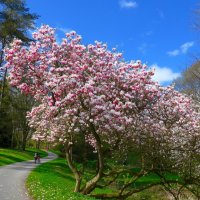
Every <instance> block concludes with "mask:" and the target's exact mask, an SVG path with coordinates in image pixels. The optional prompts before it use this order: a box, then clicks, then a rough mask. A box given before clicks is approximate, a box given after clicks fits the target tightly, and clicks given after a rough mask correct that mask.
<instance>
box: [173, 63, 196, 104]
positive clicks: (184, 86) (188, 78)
mask: <svg viewBox="0 0 200 200" xmlns="http://www.w3.org/2000/svg"><path fill="white" fill-rule="evenodd" d="M174 83H175V89H176V90H178V91H180V92H183V93H185V94H187V95H189V96H191V98H193V99H194V100H195V101H197V102H200V62H199V61H197V62H195V63H194V64H193V65H191V66H190V67H188V68H187V69H186V70H184V71H183V72H182V74H181V77H179V78H177V79H176V80H174Z"/></svg>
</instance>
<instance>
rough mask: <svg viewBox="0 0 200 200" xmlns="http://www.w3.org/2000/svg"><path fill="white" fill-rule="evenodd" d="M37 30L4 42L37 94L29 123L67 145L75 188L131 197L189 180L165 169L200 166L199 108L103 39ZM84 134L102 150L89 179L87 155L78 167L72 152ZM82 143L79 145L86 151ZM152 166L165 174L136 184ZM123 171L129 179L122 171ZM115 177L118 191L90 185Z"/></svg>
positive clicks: (14, 76)
mask: <svg viewBox="0 0 200 200" xmlns="http://www.w3.org/2000/svg"><path fill="white" fill-rule="evenodd" d="M33 38H34V41H33V42H31V43H30V45H29V46H28V47H24V46H23V44H22V42H21V41H20V40H14V41H13V43H12V45H11V47H10V48H8V49H6V60H7V68H8V69H9V80H10V84H11V85H12V86H15V87H17V88H19V89H20V90H21V91H22V92H23V93H25V94H30V95H32V96H33V97H34V98H35V99H36V100H37V102H38V106H36V107H34V108H33V109H32V111H31V112H30V113H28V115H27V117H28V119H29V124H30V126H31V127H34V128H35V130H36V134H37V135H38V134H39V135H41V136H45V137H48V138H50V139H51V140H55V141H57V142H60V143H62V144H63V145H64V147H65V151H66V159H67V161H68V165H69V167H70V169H71V170H72V172H73V174H74V177H75V179H76V185H75V189H74V191H75V192H81V193H82V194H90V195H93V196H97V197H100V198H113V197H114V198H126V197H127V196H130V195H132V194H133V193H135V192H138V191H141V190H143V189H146V188H148V187H151V186H153V185H156V184H166V183H167V184H170V183H174V182H178V183H179V184H180V185H184V184H185V185H188V184H191V182H188V184H186V181H185V180H184V178H182V179H181V180H180V179H176V180H175V179H174V180H173V179H171V180H168V179H166V177H165V175H164V173H165V172H166V171H168V172H177V171H178V170H177V169H179V172H180V175H185V174H186V172H188V171H187V167H186V165H189V162H190V161H191V163H192V165H191V166H193V167H195V172H197V174H199V165H198V164H195V165H194V163H197V162H196V161H197V155H198V153H199V114H198V112H197V107H196V106H195V105H194V104H193V102H192V101H191V100H190V99H189V98H188V97H186V96H184V95H182V94H180V93H178V92H176V91H175V90H174V89H173V87H167V88H164V87H161V86H160V85H159V84H158V83H156V82H154V81H153V80H152V76H153V75H154V72H153V71H152V70H147V67H146V66H145V65H142V63H141V62H140V61H136V62H133V61H132V62H130V63H127V62H124V61H123V60H122V59H121V57H122V55H121V54H120V53H117V52H116V51H115V49H113V50H112V51H110V50H108V49H107V46H106V45H105V44H102V43H100V42H95V44H94V45H92V44H89V45H87V46H85V45H83V44H81V36H79V35H77V34H76V33H75V32H74V31H73V32H70V33H67V34H66V38H65V39H63V40H62V42H61V43H60V44H58V43H57V42H56V39H55V30H54V29H52V28H51V27H49V26H42V27H41V28H40V29H39V30H38V32H35V33H33ZM80 138H81V140H82V141H83V143H84V144H85V145H86V144H89V145H90V146H92V148H93V152H94V154H95V155H96V156H95V158H96V165H95V169H94V170H93V173H94V174H93V176H91V178H90V179H88V177H87V179H85V176H84V172H85V171H86V170H87V168H85V166H87V162H86V161H87V160H85V159H83V160H84V162H83V163H82V167H81V168H80V167H79V168H78V167H77V163H76V162H74V159H73V149H72V148H73V147H75V146H77V145H78V144H79V143H78V141H79V140H80ZM85 145H84V146H85ZM84 146H83V149H82V151H81V152H79V153H80V154H81V155H82V156H83V157H84V155H85V154H87V152H85V148H84ZM81 148H82V147H81ZM130 152H138V157H140V159H138V161H139V160H141V162H140V163H139V165H138V166H139V169H140V170H139V172H133V171H135V170H133V167H137V168H138V166H136V165H137V164H135V165H134V166H132V165H130V164H126V165H125V162H126V160H125V158H126V157H127V156H128V154H129V153H130ZM192 159H193V160H192ZM191 163H190V164H191ZM116 165H117V167H116ZM90 172H91V170H90ZM192 172H194V171H192ZM149 173H157V174H158V175H159V176H160V177H161V178H160V181H159V182H156V183H150V184H147V185H143V186H141V187H140V186H138V187H137V188H135V187H134V185H135V184H134V183H135V182H137V180H138V179H139V178H141V177H142V176H146V175H147V174H149ZM124 174H126V176H127V177H128V179H126V180H124V179H123V178H122V177H123V176H124ZM192 177H193V176H192ZM193 178H194V177H193ZM195 178H198V175H196V176H195ZM83 179H84V181H82V180H83ZM189 179H190V180H191V178H189ZM109 184H115V185H116V186H117V187H118V192H116V193H114V194H103V193H102V194H98V195H97V194H96V195H95V193H92V192H93V190H94V189H95V188H96V187H104V186H108V185H109Z"/></svg>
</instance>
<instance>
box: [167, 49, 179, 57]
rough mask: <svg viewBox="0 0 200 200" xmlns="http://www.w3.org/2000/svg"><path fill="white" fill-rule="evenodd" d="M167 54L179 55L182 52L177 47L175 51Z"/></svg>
mask: <svg viewBox="0 0 200 200" xmlns="http://www.w3.org/2000/svg"><path fill="white" fill-rule="evenodd" d="M167 54H168V55H169V56H178V55H179V54H180V50H178V49H175V50H173V51H168V52H167Z"/></svg>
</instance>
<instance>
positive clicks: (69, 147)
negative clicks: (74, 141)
mask: <svg viewBox="0 0 200 200" xmlns="http://www.w3.org/2000/svg"><path fill="white" fill-rule="evenodd" d="M66 159H67V162H68V165H69V168H70V169H71V171H72V172H73V174H74V177H75V179H76V185H75V188H74V192H80V187H81V181H82V178H81V175H80V173H79V171H78V170H77V168H76V166H75V165H74V163H73V161H72V145H71V144H67V147H66Z"/></svg>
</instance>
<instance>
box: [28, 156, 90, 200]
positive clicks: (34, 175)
mask: <svg viewBox="0 0 200 200" xmlns="http://www.w3.org/2000/svg"><path fill="white" fill-rule="evenodd" d="M26 185H27V188H28V191H29V193H30V194H31V196H32V197H33V199H43V200H66V199H70V200H77V199H80V200H86V199H88V200H89V199H91V200H92V199H94V198H90V197H87V196H83V195H81V194H78V193H74V192H73V189H74V185H75V180H74V177H73V175H72V173H71V170H70V169H69V168H68V167H67V165H66V161H65V159H62V158H59V159H56V160H54V161H51V162H48V163H44V164H42V165H40V166H38V167H37V168H36V169H34V170H33V171H32V172H31V174H30V175H29V177H28V179H27V182H26Z"/></svg>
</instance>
